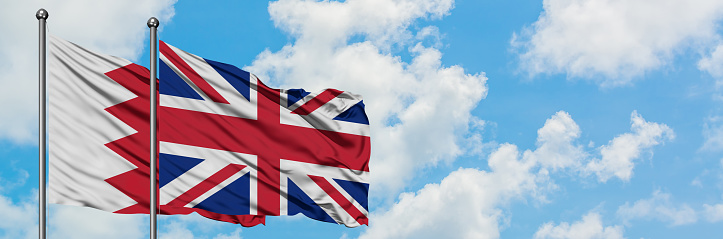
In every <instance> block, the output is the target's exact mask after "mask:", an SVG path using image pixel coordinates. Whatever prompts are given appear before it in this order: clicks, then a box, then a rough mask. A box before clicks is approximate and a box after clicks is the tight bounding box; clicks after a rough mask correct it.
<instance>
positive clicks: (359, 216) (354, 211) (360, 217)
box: [309, 175, 369, 226]
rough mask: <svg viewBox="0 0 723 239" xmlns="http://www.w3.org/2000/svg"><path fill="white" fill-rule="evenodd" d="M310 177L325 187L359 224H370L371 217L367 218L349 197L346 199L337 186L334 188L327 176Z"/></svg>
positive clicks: (327, 192)
mask: <svg viewBox="0 0 723 239" xmlns="http://www.w3.org/2000/svg"><path fill="white" fill-rule="evenodd" d="M309 177H310V178H311V180H314V182H315V183H316V185H319V187H320V188H321V189H323V190H324V192H326V194H329V196H330V197H331V198H332V199H334V201H335V202H336V203H338V204H339V206H341V207H342V208H344V210H345V211H346V212H347V213H349V215H351V216H352V217H353V218H354V219H356V221H357V222H359V224H362V225H367V226H368V225H369V219H368V218H367V216H366V215H364V213H362V212H361V211H359V209H358V208H356V206H354V204H352V203H351V202H350V201H349V200H348V199H346V197H344V195H341V193H340V192H339V191H338V190H336V188H334V186H332V185H331V183H329V181H326V179H325V178H323V177H319V176H313V175H309Z"/></svg>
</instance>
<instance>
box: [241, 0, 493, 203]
mask: <svg viewBox="0 0 723 239" xmlns="http://www.w3.org/2000/svg"><path fill="white" fill-rule="evenodd" d="M453 2H454V1H452V0H434V1H422V0H400V1H381V0H363V1H361V0H350V1H345V2H337V1H301V0H281V1H277V2H272V3H271V4H270V5H269V13H270V14H271V19H272V20H273V21H274V24H275V25H276V26H277V27H279V28H281V29H283V30H285V31H286V32H288V33H289V34H290V35H291V36H292V37H294V42H293V43H291V44H289V45H286V46H284V47H283V48H282V49H281V50H279V51H277V52H271V51H268V50H267V51H265V52H263V53H261V54H259V55H258V56H257V58H256V59H255V60H254V62H253V64H252V65H251V66H249V67H246V69H247V70H249V71H250V72H253V73H254V74H257V75H258V76H259V77H260V78H261V79H262V80H263V81H265V82H267V83H268V82H271V83H272V85H273V84H276V85H280V86H281V87H283V88H299V87H303V88H306V89H307V90H310V91H318V90H321V89H323V88H326V87H329V88H337V89H341V90H346V91H351V92H354V93H357V94H361V95H363V96H364V97H365V98H366V100H365V101H364V103H365V105H366V110H367V114H368V116H369V118H370V123H371V129H372V132H371V135H372V159H371V164H372V165H371V167H372V170H373V173H372V177H373V178H372V181H374V182H378V183H376V184H375V187H374V189H373V190H379V192H386V193H387V194H388V195H392V194H394V193H395V192H397V190H399V189H400V188H402V187H403V186H404V185H405V182H407V181H408V180H410V179H411V178H412V177H413V176H414V172H415V171H417V169H419V168H423V167H427V166H431V165H435V164H437V163H439V162H441V161H447V162H449V161H451V160H453V159H454V158H455V157H457V156H459V155H462V154H463V153H465V149H466V147H465V145H464V142H463V141H464V140H463V139H464V138H463V137H464V135H467V134H468V132H469V127H470V124H473V123H474V122H476V121H475V120H476V119H475V118H474V117H472V115H471V111H472V110H473V109H474V108H475V107H476V105H477V103H478V102H479V101H480V100H481V99H483V98H484V97H485V96H486V94H487V85H486V81H487V78H486V77H485V74H484V73H467V72H466V71H465V69H464V68H462V67H460V66H454V65H453V66H445V65H443V64H442V61H441V58H442V52H441V51H440V50H439V49H437V48H435V47H436V46H438V45H439V44H434V43H433V44H432V46H427V45H425V44H424V43H425V41H426V40H425V39H430V38H431V41H432V42H435V41H437V40H438V37H439V32H438V31H436V30H435V29H436V28H434V27H423V28H422V30H420V31H419V32H417V33H414V32H413V30H410V25H412V24H413V23H415V22H420V21H421V19H437V18H441V17H443V16H445V15H447V14H449V12H450V10H451V9H452V7H453V5H454V4H453ZM414 35H416V36H418V38H415V37H413V36H414ZM351 39H355V40H354V41H351ZM397 48H399V49H406V50H405V51H406V53H408V54H409V55H411V59H410V60H409V61H404V60H402V57H400V56H399V55H395V54H393V53H392V52H398V51H395V49H397ZM375 195H377V194H375Z"/></svg>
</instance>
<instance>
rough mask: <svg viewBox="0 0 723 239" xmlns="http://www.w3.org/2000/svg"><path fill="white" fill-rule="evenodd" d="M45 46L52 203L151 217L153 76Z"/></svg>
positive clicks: (167, 209)
mask: <svg viewBox="0 0 723 239" xmlns="http://www.w3.org/2000/svg"><path fill="white" fill-rule="evenodd" d="M48 43H49V47H48V50H49V51H48V74H49V77H48V102H49V105H50V107H49V122H48V123H49V124H48V139H49V185H48V196H49V202H50V203H56V204H65V205H76V206H87V207H92V208H96V209H100V210H104V211H109V212H114V213H124V214H130V213H146V214H147V213H149V205H150V197H149V194H150V181H149V175H150V174H149V172H150V170H149V158H150V127H149V126H150V123H149V120H150V92H149V91H150V88H149V82H150V81H149V76H150V74H149V71H148V70H147V69H146V68H144V67H142V66H139V65H136V64H133V63H131V62H129V61H128V60H125V59H122V58H118V57H113V56H108V55H103V54H99V53H95V52H92V51H89V50H86V49H84V48H82V47H80V46H78V45H75V44H73V43H70V42H68V41H65V40H63V39H60V38H58V37H56V36H53V35H50V34H49V41H48ZM160 210H161V213H162V214H189V213H191V212H197V213H199V214H201V215H203V216H205V217H209V218H212V219H216V220H221V221H228V222H234V223H239V224H242V225H244V226H253V225H257V224H259V223H263V222H264V218H263V216H238V215H229V214H218V213H214V212H210V211H205V210H203V209H198V208H182V207H172V206H167V205H161V207H160Z"/></svg>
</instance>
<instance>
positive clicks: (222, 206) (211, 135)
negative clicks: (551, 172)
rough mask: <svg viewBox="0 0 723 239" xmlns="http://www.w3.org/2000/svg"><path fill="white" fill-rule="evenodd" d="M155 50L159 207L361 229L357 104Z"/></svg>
mask: <svg viewBox="0 0 723 239" xmlns="http://www.w3.org/2000/svg"><path fill="white" fill-rule="evenodd" d="M159 49H160V52H161V60H162V61H161V62H160V64H159V74H160V85H159V92H160V96H159V98H160V99H159V102H160V108H159V113H158V117H159V134H158V138H159V152H160V159H159V168H160V171H159V173H160V175H159V180H160V191H159V201H160V203H161V205H173V206H174V207H182V208H195V209H203V210H206V211H209V212H214V213H219V214H244V215H258V216H278V215H295V214H299V213H300V214H303V215H305V216H307V217H309V218H312V219H316V220H319V221H326V222H332V223H339V224H343V225H346V226H348V227H356V226H359V225H368V219H367V217H368V213H369V208H368V200H367V197H368V191H369V158H370V152H371V149H370V137H369V120H368V119H367V116H366V114H365V112H364V103H363V101H362V98H361V96H359V95H356V94H352V93H349V92H345V91H340V90H335V89H326V90H322V91H320V92H317V93H310V92H306V91H304V90H303V89H291V90H281V89H273V88H270V87H268V86H266V85H265V84H263V83H262V82H261V81H260V80H259V79H258V78H257V77H256V76H255V75H253V74H250V73H249V72H246V71H244V70H241V69H239V68H237V67H235V66H233V65H229V64H225V63H221V62H217V61H213V60H208V59H204V58H202V57H199V56H196V55H193V54H190V53H188V52H185V51H182V50H180V49H178V48H176V47H173V46H171V45H169V44H166V43H165V42H163V41H161V42H160V45H159Z"/></svg>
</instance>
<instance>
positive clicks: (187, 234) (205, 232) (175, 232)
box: [158, 213, 243, 239]
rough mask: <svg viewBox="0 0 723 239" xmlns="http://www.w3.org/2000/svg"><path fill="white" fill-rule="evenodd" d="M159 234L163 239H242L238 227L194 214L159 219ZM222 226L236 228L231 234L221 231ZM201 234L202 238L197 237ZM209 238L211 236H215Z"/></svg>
mask: <svg viewBox="0 0 723 239" xmlns="http://www.w3.org/2000/svg"><path fill="white" fill-rule="evenodd" d="M159 225H160V227H159V234H158V237H159V238H161V239H193V238H213V239H241V238H243V237H241V231H242V230H241V228H239V227H238V225H234V224H229V223H227V222H219V221H213V220H209V219H208V218H205V217H202V216H199V215H198V214H195V213H192V214H189V215H178V216H162V218H159ZM222 226H230V228H235V229H234V230H233V231H231V232H229V233H223V232H220V231H221V229H222V228H221V227H222ZM197 234H200V235H202V236H197ZM214 234H215V236H212V237H209V236H210V235H214Z"/></svg>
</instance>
